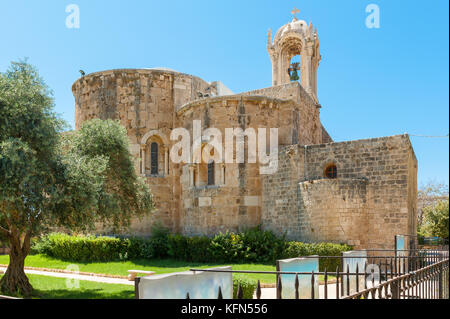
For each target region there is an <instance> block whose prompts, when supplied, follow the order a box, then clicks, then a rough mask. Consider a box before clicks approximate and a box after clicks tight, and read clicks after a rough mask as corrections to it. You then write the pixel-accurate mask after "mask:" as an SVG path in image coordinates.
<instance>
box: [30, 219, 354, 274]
mask: <svg viewBox="0 0 450 319" xmlns="http://www.w3.org/2000/svg"><path fill="white" fill-rule="evenodd" d="M348 250H351V247H350V246H347V245H341V244H331V243H319V244H308V243H301V242H294V241H291V242H287V241H286V240H285V238H284V236H282V237H277V236H275V235H274V234H273V233H272V232H270V231H263V230H261V229H260V228H259V227H258V228H253V229H248V230H245V231H243V232H241V233H238V234H235V233H232V232H226V233H220V234H217V235H216V236H214V237H213V238H210V237H206V236H196V237H186V236H182V235H177V234H176V235H171V234H169V232H168V230H167V229H165V228H162V227H156V228H155V229H154V230H153V236H152V237H149V238H142V237H105V236H103V237H96V236H69V235H66V234H58V233H53V234H50V235H47V236H43V237H41V238H40V239H39V240H37V241H36V242H35V243H34V245H33V252H36V253H40V254H46V255H49V256H52V257H55V258H60V259H65V260H71V261H87V262H95V261H114V260H125V259H152V258H165V257H171V258H173V259H177V260H183V261H189V262H211V263H245V262H247V263H252V262H263V263H272V264H273V263H275V261H276V260H277V259H282V258H295V257H301V256H311V255H319V256H340V255H341V254H342V252H343V251H348ZM338 265H339V266H340V259H339V258H330V259H325V258H324V259H321V260H320V270H321V271H323V270H324V269H325V268H327V270H329V271H334V270H335V269H336V267H337V266H338Z"/></svg>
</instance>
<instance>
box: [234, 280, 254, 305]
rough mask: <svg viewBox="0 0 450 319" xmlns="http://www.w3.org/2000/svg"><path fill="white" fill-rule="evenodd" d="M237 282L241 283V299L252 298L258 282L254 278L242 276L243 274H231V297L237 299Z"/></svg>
mask: <svg viewBox="0 0 450 319" xmlns="http://www.w3.org/2000/svg"><path fill="white" fill-rule="evenodd" d="M239 282H240V283H241V287H242V292H243V294H242V295H243V297H242V298H243V299H253V294H254V293H255V290H256V286H257V285H258V282H257V281H256V280H255V279H251V278H247V277H243V276H239V275H237V276H234V275H233V299H237V290H238V286H239Z"/></svg>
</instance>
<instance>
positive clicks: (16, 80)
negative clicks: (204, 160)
mask: <svg viewBox="0 0 450 319" xmlns="http://www.w3.org/2000/svg"><path fill="white" fill-rule="evenodd" d="M53 106H54V103H53V99H52V97H51V92H50V91H49V89H48V88H47V86H46V85H45V83H44V81H43V80H42V79H41V78H40V77H39V75H38V72H37V71H36V69H35V68H34V67H32V66H30V65H29V64H27V63H26V62H18V63H12V65H11V67H10V68H9V69H8V71H7V72H6V73H4V74H1V73H0V233H1V234H2V237H4V238H5V239H6V240H7V242H8V243H9V247H10V263H9V266H8V269H7V271H6V273H5V275H4V276H3V277H2V279H1V280H0V291H3V292H5V293H9V294H22V295H24V296H29V295H30V294H31V293H32V286H31V285H30V283H29V281H28V278H27V277H26V275H25V271H24V264H25V258H26V257H27V255H28V254H29V252H30V246H31V238H32V237H33V236H37V235H39V234H42V233H44V232H46V231H48V229H49V228H50V227H64V228H66V229H71V230H76V231H84V230H91V229H94V226H95V223H97V222H101V223H104V224H106V225H110V226H112V227H114V228H116V229H118V228H123V227H126V226H128V225H129V223H130V220H131V218H132V217H133V216H138V217H140V216H143V215H144V214H147V213H149V212H150V211H151V209H152V208H153V204H152V197H151V194H150V192H149V189H148V187H147V186H146V185H145V183H144V181H143V180H141V179H140V178H138V177H137V175H136V174H135V171H134V165H133V159H132V156H131V154H130V152H129V148H128V147H129V145H128V138H127V135H126V130H125V129H124V128H123V127H121V126H120V124H119V123H118V122H115V121H111V120H109V121H101V120H93V121H91V122H87V123H85V125H83V127H82V128H81V130H80V131H78V132H74V133H72V134H65V135H62V134H61V132H62V130H63V128H64V127H65V126H64V122H63V121H62V120H61V119H60V118H59V117H58V116H57V115H56V114H55V113H54V112H53V111H52V109H53Z"/></svg>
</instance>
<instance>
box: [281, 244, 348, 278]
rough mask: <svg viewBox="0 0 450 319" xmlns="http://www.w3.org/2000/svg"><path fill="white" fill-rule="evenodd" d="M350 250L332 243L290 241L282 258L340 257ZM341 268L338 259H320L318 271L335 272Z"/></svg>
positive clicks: (342, 245)
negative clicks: (337, 268)
mask: <svg viewBox="0 0 450 319" xmlns="http://www.w3.org/2000/svg"><path fill="white" fill-rule="evenodd" d="M349 250H352V247H350V246H348V245H345V244H332V243H317V244H313V243H311V244H310V243H301V242H295V241H291V242H289V243H288V245H287V248H286V250H285V252H284V254H283V258H297V257H302V256H313V255H318V256H341V255H342V252H344V251H349ZM338 266H339V267H341V264H340V259H339V258H321V259H320V262H319V270H320V271H324V270H325V268H326V269H327V270H328V271H335V270H336V267H338Z"/></svg>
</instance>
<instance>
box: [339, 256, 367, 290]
mask: <svg viewBox="0 0 450 319" xmlns="http://www.w3.org/2000/svg"><path fill="white" fill-rule="evenodd" d="M366 265H367V251H365V250H352V251H346V252H343V253H342V269H343V272H344V282H343V284H344V294H347V276H346V273H347V269H348V272H349V273H356V266H358V273H360V274H361V275H360V276H358V277H359V278H358V282H359V291H361V290H363V289H364V282H365V280H366V276H365V275H364V270H365V269H364V268H365V267H366ZM349 277H350V278H349V282H350V294H353V293H355V292H356V280H357V278H356V275H353V276H352V275H350V276H349Z"/></svg>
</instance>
